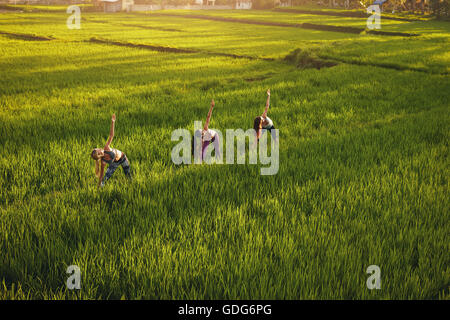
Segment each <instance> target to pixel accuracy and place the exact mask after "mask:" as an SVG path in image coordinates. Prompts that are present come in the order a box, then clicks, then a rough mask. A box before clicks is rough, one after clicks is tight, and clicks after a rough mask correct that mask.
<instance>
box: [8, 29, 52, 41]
mask: <svg viewBox="0 0 450 320" xmlns="http://www.w3.org/2000/svg"><path fill="white" fill-rule="evenodd" d="M0 34H3V35H5V36H7V37H8V38H12V39H19V40H27V41H50V40H54V39H53V38H49V37H45V36H36V35H33V34H25V33H13V32H5V31H0Z"/></svg>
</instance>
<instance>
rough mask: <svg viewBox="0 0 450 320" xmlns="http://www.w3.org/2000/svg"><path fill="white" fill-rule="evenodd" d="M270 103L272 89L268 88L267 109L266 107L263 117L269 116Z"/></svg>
mask: <svg viewBox="0 0 450 320" xmlns="http://www.w3.org/2000/svg"><path fill="white" fill-rule="evenodd" d="M269 104H270V89H268V90H267V102H266V109H264V113H263V114H262V117H263V118H265V117H267V111H268V110H269Z"/></svg>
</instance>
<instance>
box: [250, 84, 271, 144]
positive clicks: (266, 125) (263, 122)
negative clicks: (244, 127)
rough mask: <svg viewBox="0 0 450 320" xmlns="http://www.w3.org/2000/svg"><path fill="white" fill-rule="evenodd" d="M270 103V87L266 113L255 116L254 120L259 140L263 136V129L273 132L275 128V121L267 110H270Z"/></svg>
mask: <svg viewBox="0 0 450 320" xmlns="http://www.w3.org/2000/svg"><path fill="white" fill-rule="evenodd" d="M269 103H270V89H268V90H267V102H266V109H264V113H263V114H262V115H261V116H259V117H256V118H255V121H254V122H253V128H254V129H255V131H256V138H257V139H258V140H259V138H260V137H261V133H262V129H266V130H269V132H272V129H275V127H274V126H273V121H272V120H271V119H270V118H269V117H268V116H267V111H268V110H269Z"/></svg>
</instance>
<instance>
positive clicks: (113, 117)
mask: <svg viewBox="0 0 450 320" xmlns="http://www.w3.org/2000/svg"><path fill="white" fill-rule="evenodd" d="M111 121H113V122H114V121H116V114H115V113H113V115H112V117H111Z"/></svg>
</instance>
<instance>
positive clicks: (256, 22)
mask: <svg viewBox="0 0 450 320" xmlns="http://www.w3.org/2000/svg"><path fill="white" fill-rule="evenodd" d="M150 15H151V16H167V17H179V18H186V19H203V20H213V21H221V22H233V23H243V24H254V25H262V26H274V27H285V28H302V29H312V30H320V31H330V32H342V33H353V34H361V33H362V32H366V33H369V34H374V35H382V36H401V37H417V36H419V35H420V34H416V33H403V32H390V31H376V30H366V29H365V28H357V27H345V26H335V25H326V24H314V23H286V22H272V21H260V20H248V19H237V18H227V17H214V16H208V15H197V14H189V15H184V14H176V13H151V14H150Z"/></svg>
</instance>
